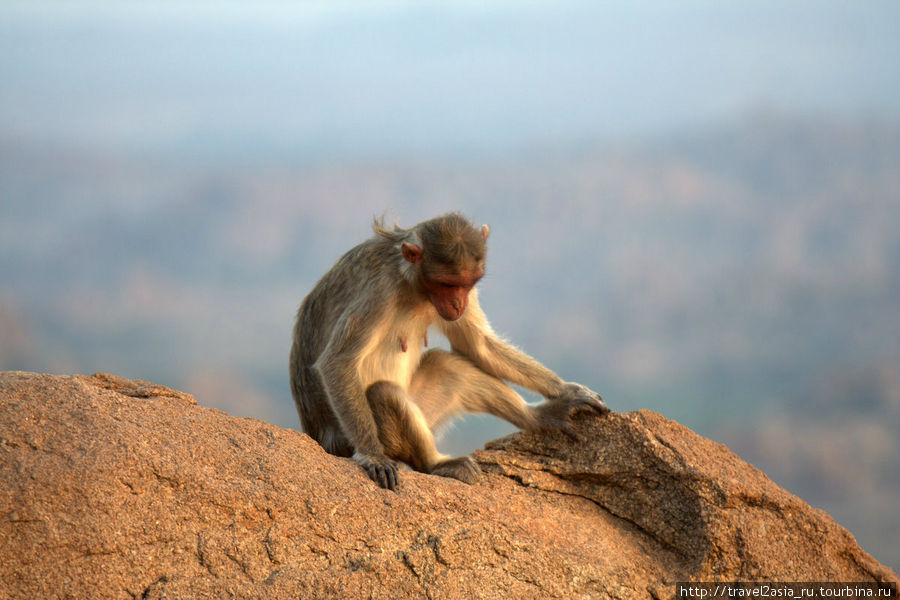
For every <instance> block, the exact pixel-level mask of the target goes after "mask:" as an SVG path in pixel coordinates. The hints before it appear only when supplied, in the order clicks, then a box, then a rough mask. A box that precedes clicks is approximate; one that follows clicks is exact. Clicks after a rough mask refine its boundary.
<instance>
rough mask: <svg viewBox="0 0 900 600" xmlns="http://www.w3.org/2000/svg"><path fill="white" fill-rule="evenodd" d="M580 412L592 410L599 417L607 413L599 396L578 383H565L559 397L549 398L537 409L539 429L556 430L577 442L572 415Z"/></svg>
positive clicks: (606, 408)
mask: <svg viewBox="0 0 900 600" xmlns="http://www.w3.org/2000/svg"><path fill="white" fill-rule="evenodd" d="M581 410H592V411H594V412H596V413H597V414H599V415H605V414H606V413H608V412H609V408H608V407H607V406H606V404H605V403H604V402H603V399H602V398H601V397H600V394H598V393H597V392H595V391H593V390H591V389H590V388H588V387H585V386H583V385H581V384H580V383H574V382H569V383H566V385H565V387H564V388H563V391H562V393H561V394H560V395H559V396H554V397H552V398H549V399H548V401H547V402H545V403H544V404H542V405H540V406H539V407H538V408H537V411H538V420H539V422H540V427H542V428H544V429H558V430H560V431H561V432H563V433H564V434H566V435H567V436H569V437H570V438H572V439H574V440H577V439H578V434H576V433H575V430H574V429H572V414H573V413H576V412H578V411H581Z"/></svg>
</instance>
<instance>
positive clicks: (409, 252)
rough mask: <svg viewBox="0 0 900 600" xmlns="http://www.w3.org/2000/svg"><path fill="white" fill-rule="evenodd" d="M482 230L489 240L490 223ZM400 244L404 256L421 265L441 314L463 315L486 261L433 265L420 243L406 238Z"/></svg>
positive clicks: (428, 292) (428, 290) (447, 316)
mask: <svg viewBox="0 0 900 600" xmlns="http://www.w3.org/2000/svg"><path fill="white" fill-rule="evenodd" d="M481 231H482V235H483V236H484V239H485V240H487V232H488V230H487V225H485V226H484V227H482V230H481ZM400 248H401V252H402V254H403V259H404V260H406V261H407V262H410V263H412V264H414V265H416V266H417V267H418V277H419V282H420V283H421V285H422V289H423V290H424V292H425V294H426V295H427V296H428V300H429V301H430V302H431V304H432V305H433V306H434V308H435V309H436V310H437V312H438V314H439V315H441V318H442V319H444V320H445V321H455V320H457V319H458V318H460V317H461V316H463V313H464V312H466V306H468V304H469V292H471V291H472V288H473V287H475V284H476V283H478V280H479V279H481V278H482V277H483V276H484V263H483V262H477V263H470V264H468V265H464V266H460V268H458V269H454V268H447V267H443V266H439V267H437V268H434V267H433V266H431V267H429V266H428V265H426V264H425V263H427V262H428V261H427V260H426V259H425V256H424V255H425V253H424V252H423V251H422V248H420V247H419V246H416V245H414V244H409V243H406V242H404V243H403V244H402V245H401V247H400Z"/></svg>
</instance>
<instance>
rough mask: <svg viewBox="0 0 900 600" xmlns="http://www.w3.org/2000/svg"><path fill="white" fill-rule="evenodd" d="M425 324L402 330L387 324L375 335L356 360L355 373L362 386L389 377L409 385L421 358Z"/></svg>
mask: <svg viewBox="0 0 900 600" xmlns="http://www.w3.org/2000/svg"><path fill="white" fill-rule="evenodd" d="M427 330H428V328H427V325H426V326H425V327H421V326H419V327H410V328H407V329H403V330H397V329H394V328H391V329H390V330H388V331H385V332H383V333H382V334H381V335H379V336H377V337H376V339H375V340H373V342H372V343H371V344H369V346H368V347H367V348H366V349H365V351H364V352H363V354H362V356H361V358H360V362H359V376H360V380H361V381H362V384H363V388H364V389H365V388H367V387H369V386H370V385H372V384H373V383H375V382H376V381H392V382H394V383H396V384H398V385H400V386H401V387H402V388H403V389H409V384H410V381H412V376H413V373H415V371H416V369H417V368H418V366H419V361H420V360H421V358H422V345H423V341H424V337H425V333H426V331H427Z"/></svg>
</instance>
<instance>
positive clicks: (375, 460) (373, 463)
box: [353, 452, 397, 490]
mask: <svg viewBox="0 0 900 600" xmlns="http://www.w3.org/2000/svg"><path fill="white" fill-rule="evenodd" d="M353 460H355V461H356V462H358V463H359V464H360V466H361V467H362V468H363V469H365V470H366V474H367V475H368V476H369V477H370V478H371V479H372V481H374V482H375V483H377V484H378V485H379V486H380V487H383V488H385V489H388V490H394V489H397V463H396V462H394V461H393V460H391V459H390V458H388V457H387V456H376V455H370V454H362V453H360V452H356V453H355V454H354V455H353Z"/></svg>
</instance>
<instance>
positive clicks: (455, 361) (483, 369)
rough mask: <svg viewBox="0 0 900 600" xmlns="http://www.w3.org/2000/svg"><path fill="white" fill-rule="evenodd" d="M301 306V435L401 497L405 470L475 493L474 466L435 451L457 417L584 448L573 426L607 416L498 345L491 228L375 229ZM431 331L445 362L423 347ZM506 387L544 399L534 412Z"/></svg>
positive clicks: (575, 388) (295, 368) (430, 224)
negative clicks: (555, 433)
mask: <svg viewBox="0 0 900 600" xmlns="http://www.w3.org/2000/svg"><path fill="white" fill-rule="evenodd" d="M373 229H374V230H375V235H374V236H373V237H372V238H371V239H369V240H367V241H365V242H363V243H361V244H359V245H358V246H356V247H355V248H353V249H351V250H350V251H349V252H347V253H346V254H344V255H343V256H342V257H341V258H340V259H339V260H338V261H337V263H336V264H335V265H334V266H333V267H332V268H331V270H330V271H328V272H327V273H326V274H325V276H324V277H322V279H321V280H320V281H319V282H318V283H317V284H316V286H315V287H314V288H313V290H312V292H310V294H309V295H308V296H307V297H306V298H305V299H304V300H303V303H302V305H301V306H300V309H299V311H298V312H297V322H296V326H295V327H294V339H293V344H292V346H291V355H290V378H291V393H292V395H293V397H294V402H295V403H296V405H297V411H298V413H299V414H300V422H301V423H302V425H303V430H304V431H305V432H306V433H308V434H309V435H310V436H311V437H313V438H314V439H315V440H316V441H317V442H319V444H321V445H322V447H323V448H324V449H325V450H327V451H328V452H330V453H332V454H335V455H337V456H344V457H352V458H353V460H355V461H356V462H357V463H359V464H360V465H361V466H362V468H363V469H365V471H366V473H367V474H368V475H369V477H370V478H371V479H372V480H373V481H375V482H376V483H377V484H378V485H379V486H381V487H383V488H388V489H392V490H393V489H395V488H396V486H397V483H398V479H397V477H398V475H397V467H398V461H399V462H403V463H405V464H407V465H408V466H410V467H411V468H413V469H415V470H417V471H421V472H424V473H430V474H432V475H441V476H444V477H452V478H455V479H458V480H460V481H463V482H466V483H472V482H474V481H475V480H476V479H477V478H478V476H479V475H480V473H481V471H480V469H479V467H478V465H477V463H476V462H475V461H474V460H473V459H472V458H471V457H470V456H463V457H459V458H451V457H449V456H446V455H443V454H441V453H440V452H438V450H437V448H436V447H435V441H434V431H435V429H436V428H437V427H439V426H440V425H441V424H443V423H446V422H447V421H448V420H449V419H451V418H452V417H454V416H455V415H457V414H459V413H461V412H482V413H489V414H492V415H495V416H497V417H500V418H502V419H505V420H506V421H509V422H510V423H512V424H513V425H515V426H516V427H519V428H520V429H524V430H535V429H558V430H561V431H562V432H563V433H565V434H567V435H569V436H570V437H573V438H575V437H577V436H576V435H575V434H574V431H573V429H572V421H571V415H572V413H573V412H575V411H576V410H577V409H581V408H585V409H589V410H593V411H595V412H597V413H599V414H604V413H606V412H608V411H609V409H608V408H607V407H606V405H605V404H604V403H603V400H602V399H601V398H600V395H599V394H597V393H595V392H593V391H591V390H590V389H588V388H587V387H585V386H583V385H580V384H577V383H571V382H566V381H563V380H562V379H560V378H559V377H558V376H557V375H556V374H555V373H554V372H553V371H551V370H550V369H548V368H546V367H544V366H543V365H541V364H540V363H539V362H537V361H536V360H534V359H533V358H531V357H530V356H528V355H527V354H525V353H524V352H522V351H521V350H519V349H517V348H515V347H513V346H512V345H510V344H508V343H507V342H505V341H503V340H501V339H500V338H499V337H497V335H496V334H495V333H494V332H493V330H492V329H491V326H490V325H489V324H488V321H487V318H486V317H485V315H484V312H483V311H482V310H481V307H480V306H479V305H478V293H477V290H476V288H475V285H476V284H477V283H478V281H479V280H480V279H481V278H482V277H483V276H484V265H485V256H486V250H487V247H486V241H487V238H488V233H489V229H488V226H487V225H484V226H482V227H481V228H476V227H474V226H473V225H472V224H471V223H470V222H469V221H468V220H467V219H466V218H465V217H463V216H461V215H459V214H457V213H451V214H447V215H444V216H441V217H437V218H434V219H431V220H428V221H424V222H422V223H419V224H418V225H415V226H414V227H411V228H409V229H401V228H400V227H397V226H395V227H394V228H393V230H389V229H388V228H386V227H385V226H384V225H383V223H381V222H379V221H377V220H376V221H375V223H374V224H373ZM431 325H435V327H436V329H437V330H438V331H440V332H441V333H443V334H444V335H445V336H446V338H447V339H448V340H449V342H450V348H451V350H450V351H445V350H440V349H432V350H428V351H424V349H423V346H427V339H428V338H427V336H428V328H429V327H430V326H431ZM505 382H510V383H514V384H517V385H520V386H523V387H525V388H528V389H530V390H533V391H535V392H537V393H538V394H541V395H542V396H544V397H545V398H546V400H545V401H544V402H542V403H541V404H539V405H529V404H527V403H526V402H525V401H524V400H523V399H522V397H521V396H520V395H519V394H518V393H516V392H515V391H514V390H513V389H512V388H511V387H509V385H507V384H506V383H505Z"/></svg>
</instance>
